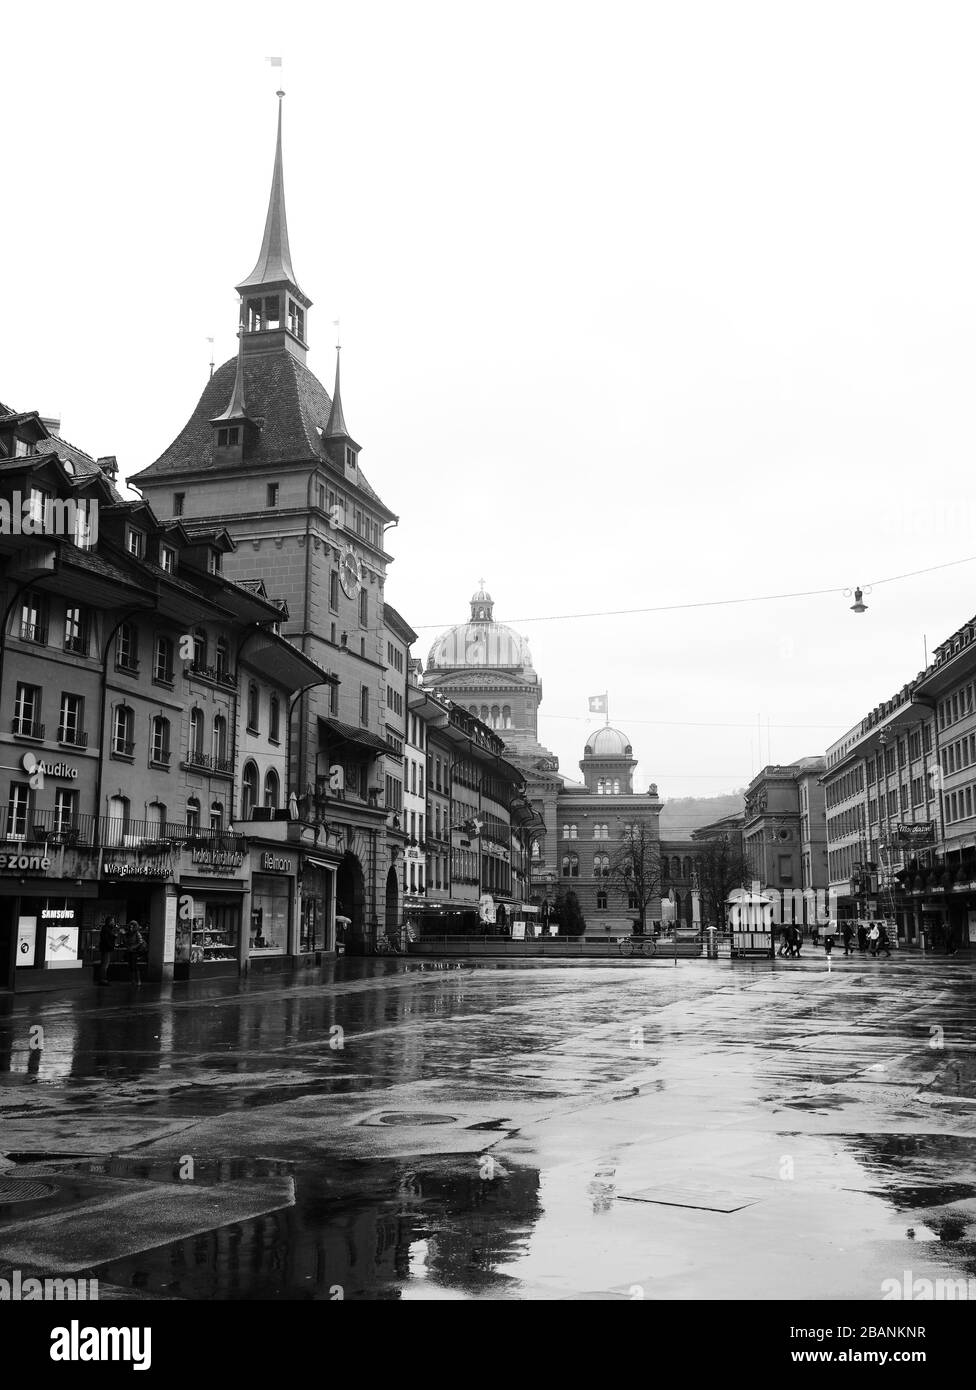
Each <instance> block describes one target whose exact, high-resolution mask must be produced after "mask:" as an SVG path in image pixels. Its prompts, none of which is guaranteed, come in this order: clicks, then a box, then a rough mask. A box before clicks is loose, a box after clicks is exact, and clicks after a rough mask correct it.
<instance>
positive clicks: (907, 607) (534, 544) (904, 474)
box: [0, 0, 976, 796]
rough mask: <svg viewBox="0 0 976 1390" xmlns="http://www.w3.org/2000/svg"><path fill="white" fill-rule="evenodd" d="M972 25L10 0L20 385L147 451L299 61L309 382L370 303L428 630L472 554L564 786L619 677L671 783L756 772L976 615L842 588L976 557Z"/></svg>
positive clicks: (866, 698) (646, 8)
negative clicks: (518, 655) (855, 603)
mask: <svg viewBox="0 0 976 1390" xmlns="http://www.w3.org/2000/svg"><path fill="white" fill-rule="evenodd" d="M974 38H976V11H974V10H973V7H972V6H971V5H965V4H960V5H955V4H940V3H932V0H928V3H925V4H921V3H916V4H899V3H893V0H885V2H884V3H877V4H876V3H858V0H845V2H844V3H839V4H834V3H829V2H827V3H825V0H816V3H802V4H798V3H788V0H778V3H770V4H759V3H747V2H745V0H738V2H737V3H728V0H726V3H718V4H712V3H695V0H674V2H673V3H666V4H659V3H653V0H645V3H641V4H624V3H614V0H604V3H603V4H602V5H600V6H598V7H597V6H594V5H592V4H587V5H585V6H584V5H582V4H574V3H565V0H563V3H559V4H555V3H549V2H548V0H546V3H542V2H541V0H521V2H520V3H517V4H508V3H498V2H497V0H496V3H494V4H492V5H490V6H488V5H474V4H470V3H465V0H453V3H450V4H432V3H427V0H414V3H411V4H409V5H407V4H402V3H401V4H395V5H394V4H386V3H368V0H367V3H355V4H352V3H342V4H335V5H323V6H317V7H314V8H313V7H312V6H310V5H308V4H295V3H287V2H285V3H282V0H279V3H277V4H276V5H275V6H268V5H266V4H264V5H252V4H247V3H244V4H242V3H234V4H224V3H212V2H211V0H208V3H206V4H195V5H192V6H189V5H183V4H180V3H175V4H173V3H171V4H169V5H167V7H166V8H165V9H158V8H157V9H155V10H146V9H145V8H144V7H140V6H134V5H131V4H129V5H125V6H121V5H120V6H112V5H108V4H104V3H98V0H92V3H89V4H87V5H84V6H79V5H76V4H72V5H66V4H54V5H47V6H44V7H32V8H28V7H26V6H21V7H17V8H16V9H12V8H9V7H8V11H7V12H6V14H5V17H4V38H3V46H4V49H5V53H6V56H7V61H6V62H5V64H4V76H3V80H2V83H0V128H2V130H3V133H4V138H3V164H4V174H5V187H6V190H7V198H6V211H5V216H4V218H3V229H2V245H3V248H4V264H5V266H6V274H5V276H4V283H5V290H6V294H5V303H4V316H3V321H4V327H5V332H4V333H3V334H2V335H0V400H3V401H5V402H6V403H8V404H11V405H13V406H14V407H16V408H18V409H39V410H40V411H41V413H42V414H57V415H60V416H61V418H62V420H63V434H64V436H65V437H66V438H67V439H69V440H71V441H72V442H73V443H76V444H78V445H79V446H81V447H82V448H84V449H87V450H88V451H89V452H90V453H92V454H96V455H98V454H106V453H113V454H116V455H117V456H118V458H119V463H120V466H121V469H122V471H123V473H124V474H129V473H133V472H135V471H136V470H138V469H140V468H142V467H144V466H145V465H146V464H148V463H149V462H151V461H152V460H153V459H154V458H155V457H156V456H157V455H158V454H159V453H160V452H161V450H162V449H163V448H164V447H165V446H166V445H167V444H168V443H169V441H170V440H171V439H172V438H173V436H174V435H175V434H176V433H177V432H178V430H179V429H180V427H181V426H182V424H183V423H184V421H185V420H186V418H187V417H188V416H189V414H190V412H191V411H192V409H193V406H194V405H195V403H196V400H197V398H198V396H199V393H200V391H201V390H202V388H203V386H204V384H205V382H206V379H207V375H208V362H209V357H210V345H209V344H208V342H207V338H208V337H210V336H212V337H214V338H215V339H216V343H215V347H216V354H217V361H218V363H219V362H221V361H223V360H225V359H226V358H227V357H229V356H231V355H232V353H233V351H234V347H235V340H234V333H235V328H236V316H237V310H236V296H235V293H234V288H233V287H234V285H235V283H236V282H237V281H238V280H239V279H240V278H241V277H242V276H244V275H246V274H247V272H248V271H249V270H250V268H251V266H252V264H253V262H254V260H255V258H256V256H257V252H258V248H259V246H260V241H261V234H262V231H263V226H264V217H265V211H266V207H267V198H268V191H269V186H270V178H271V165H272V158H273V145H274V123H275V106H276V102H275V98H274V90H275V88H276V87H277V86H278V85H279V83H280V84H281V85H282V86H283V87H284V89H285V90H286V92H287V97H286V100H285V186H286V192H287V199H288V219H289V231H290V237H291V247H292V253H293V260H294V264H295V269H296V273H297V275H298V277H299V281H300V283H301V285H302V287H303V288H304V289H305V291H306V292H307V293H308V294H309V295H310V296H311V297H312V300H313V308H312V310H311V311H310V314H309V320H308V330H309V339H310V343H311V351H310V354H309V366H310V367H311V368H312V370H313V371H314V372H315V373H316V374H317V375H318V376H320V377H321V379H322V380H323V381H324V382H325V383H326V385H327V386H331V382H332V376H333V372H334V353H333V344H334V342H335V337H334V334H335V329H334V328H333V320H335V319H337V318H339V319H341V325H342V340H343V403H344V406H345V414H346V419H347V421H348V423H349V427H350V429H351V430H352V432H353V433H354V435H355V437H356V439H357V440H358V441H359V442H360V443H361V444H362V445H363V455H362V463H363V468H364V472H365V473H366V475H367V477H368V478H369V479H370V481H371V482H372V483H373V485H374V486H375V487H376V489H377V491H378V492H379V493H380V495H381V496H382V497H383V499H384V501H386V503H387V504H388V505H389V506H390V507H391V508H392V509H393V510H394V511H396V512H397V513H398V514H399V516H400V519H401V520H400V525H399V527H398V528H397V529H396V530H395V531H393V532H391V533H390V536H389V548H390V549H391V550H392V551H393V553H394V554H395V555H396V557H397V558H396V562H395V564H394V565H393V566H391V570H390V578H389V583H388V586H387V598H388V600H389V601H390V602H392V603H394V604H395V605H396V607H397V608H398V609H399V610H400V611H401V612H402V613H403V614H404V616H405V617H406V618H407V619H408V621H409V622H411V623H412V624H413V625H414V626H415V627H416V628H417V629H418V630H419V631H420V632H421V642H420V643H419V644H418V648H417V654H420V655H423V656H424V657H426V653H427V650H428V648H429V646H430V643H431V642H432V641H433V639H434V637H435V636H436V634H437V631H438V630H440V628H441V627H443V626H446V625H449V624H450V623H452V622H456V621H460V620H462V619H463V618H465V617H466V616H467V613H468V600H469V598H470V595H471V593H472V591H473V590H474V589H475V587H476V586H477V582H478V580H479V578H480V577H482V576H484V578H485V580H486V582H487V585H488V587H489V589H490V590H491V592H492V594H493V596H494V598H495V600H496V616H497V617H499V618H501V619H502V620H507V619H512V620H515V623H514V625H515V626H516V628H517V629H518V631H520V632H522V633H524V634H525V635H526V636H528V637H529V639H530V642H531V646H532V651H533V655H534V658H535V665H536V668H537V670H538V671H539V673H540V676H541V678H542V681H543V684H544V690H545V696H544V702H543V705H542V719H541V726H540V734H541V738H542V741H543V742H544V743H546V744H547V745H548V746H549V747H551V748H552V749H553V751H555V752H556V753H557V754H558V755H559V757H560V759H561V765H562V768H563V770H564V771H566V772H568V773H570V775H575V773H576V764H577V762H578V759H579V757H580V754H581V752H582V745H583V743H584V741H585V737H586V732H587V729H588V728H592V727H593V726H594V723H595V722H602V720H601V721H594V720H593V719H589V720H588V718H587V714H586V698H587V696H589V695H592V694H597V693H601V692H603V691H604V690H606V691H609V694H610V714H611V721H612V722H613V723H619V724H620V726H621V727H623V728H624V729H625V730H626V731H627V732H628V733H629V734H630V736H631V739H632V741H633V744H634V750H635V754H636V755H637V756H638V757H639V758H640V760H641V767H640V770H639V775H640V776H641V777H642V781H641V783H640V785H641V786H643V785H646V783H647V781H649V780H652V779H653V780H655V781H657V783H658V785H659V788H660V791H661V793H662V795H665V796H669V795H671V796H677V795H690V794H696V795H697V794H708V793H712V792H719V791H726V790H729V789H731V788H733V787H737V786H741V785H743V784H744V783H746V782H747V781H748V780H749V778H750V777H751V776H752V775H754V773H755V772H756V771H757V770H758V768H759V767H760V766H762V765H763V763H765V762H766V761H767V760H768V759H769V758H770V757H771V758H772V759H773V760H774V761H784V762H785V761H790V760H792V759H794V758H797V757H800V756H803V755H805V754H814V753H822V752H823V751H824V749H825V748H826V746H827V745H828V744H829V742H830V741H831V740H832V739H833V738H835V737H838V736H839V735H840V734H842V733H843V732H844V731H845V730H847V729H848V728H849V727H850V726H851V725H853V724H854V723H855V722H857V721H858V720H859V719H860V718H861V716H862V715H863V714H865V713H866V712H867V711H868V710H869V709H871V708H873V706H874V705H875V704H877V703H878V702H879V701H880V700H883V699H887V698H889V697H890V696H891V695H892V694H893V693H894V692H895V691H896V690H897V689H898V688H899V687H900V686H901V685H902V684H903V683H904V682H905V681H906V680H907V679H909V678H910V677H912V676H914V674H915V673H916V672H917V671H918V670H919V669H920V668H921V667H922V665H923V660H924V648H923V639H924V638H925V637H926V636H927V639H928V647H929V651H930V652H931V650H932V647H933V646H934V645H935V644H936V643H937V642H939V641H941V640H942V639H943V638H944V637H946V636H947V635H948V634H949V633H950V632H952V631H953V630H954V629H955V628H957V627H958V626H960V625H961V624H962V623H963V622H965V621H966V620H968V619H969V618H970V617H971V616H972V614H973V612H974V610H976V564H972V563H970V564H963V565H959V566H957V567H954V568H949V569H944V570H942V571H941V572H937V573H934V574H928V575H924V576H921V577H917V578H913V579H908V580H904V581H902V582H898V583H892V584H884V585H878V586H876V587H875V590H874V592H873V593H872V594H870V595H867V596H866V601H867V603H868V604H869V609H868V612H867V613H866V614H864V615H863V616H860V617H858V616H855V615H854V614H852V613H851V612H850V611H849V605H850V603H851V602H852V599H851V598H850V597H844V595H843V592H842V591H843V590H844V589H845V588H851V587H853V586H854V585H855V584H864V585H866V584H868V583H870V582H872V581H877V580H879V579H886V578H888V577H890V576H894V575H900V574H902V573H904V572H906V571H911V570H918V569H922V568H925V567H927V566H931V565H938V564H944V563H945V562H947V561H951V560H957V559H961V558H963V557H967V556H969V555H970V554H976V525H974V522H976V481H974V479H976V469H974V466H973V461H974V452H976V409H974V395H973V389H972V382H973V377H974V369H976V336H974V333H973V323H974V317H976V314H974V309H976V256H974V247H976V180H974V177H973V173H974V163H976V160H974V151H973V137H974V132H976V84H974V82H973V80H972V66H973V52H974ZM271 55H275V56H277V55H281V56H282V57H283V59H284V64H283V67H282V68H281V69H280V70H278V69H277V68H274V69H273V68H271V67H270V65H269V64H267V63H266V62H265V58H266V57H267V56H271ZM267 578H268V583H269V587H270V588H271V589H272V591H273V589H274V577H273V574H269V575H268V576H267ZM817 589H829V590H832V591H833V592H831V593H829V594H826V595H823V596H819V597H809V598H802V599H787V600H777V601H774V602H763V603H755V604H751V605H742V606H732V607H702V608H698V609H690V610H686V611H681V612H672V613H657V614H654V613H648V614H645V615H636V616H626V617H596V618H585V619H576V620H565V619H560V620H551V619H550V620H548V621H531V622H530V621H529V619H536V618H545V617H546V615H552V614H578V613H592V612H598V611H606V610H616V609H631V608H644V607H655V606H662V605H669V604H693V603H708V602H711V601H713V600H716V599H723V598H736V597H740V596H748V595H766V594H777V593H782V592H793V591H798V590H799V591H806V590H817ZM757 726H761V730H762V737H761V739H760V737H759V732H758V728H757Z"/></svg>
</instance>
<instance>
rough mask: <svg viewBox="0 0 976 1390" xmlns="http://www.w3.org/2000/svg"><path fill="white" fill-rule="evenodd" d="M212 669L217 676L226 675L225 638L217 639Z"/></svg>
mask: <svg viewBox="0 0 976 1390" xmlns="http://www.w3.org/2000/svg"><path fill="white" fill-rule="evenodd" d="M214 667H215V668H216V671H217V675H218V676H226V675H227V639H226V637H218V638H217V646H216V649H215V652H214Z"/></svg>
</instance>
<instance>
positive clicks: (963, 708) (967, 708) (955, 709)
mask: <svg viewBox="0 0 976 1390" xmlns="http://www.w3.org/2000/svg"><path fill="white" fill-rule="evenodd" d="M974 695H976V688H974V682H973V681H970V682H969V684H968V685H967V686H964V687H963V689H962V690H958V691H957V692H956V693H955V694H954V695H947V696H946V698H945V699H944V700H940V701H939V728H940V729H945V728H948V726H949V725H950V724H955V723H956V721H957V720H959V719H965V718H966V716H967V715H969V714H972V713H973V709H974V703H973V701H974Z"/></svg>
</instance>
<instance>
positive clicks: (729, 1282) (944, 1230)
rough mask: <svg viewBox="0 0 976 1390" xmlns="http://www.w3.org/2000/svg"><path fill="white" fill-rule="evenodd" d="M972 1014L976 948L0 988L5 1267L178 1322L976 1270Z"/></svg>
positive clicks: (660, 1295)
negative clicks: (242, 1302)
mask: <svg viewBox="0 0 976 1390" xmlns="http://www.w3.org/2000/svg"><path fill="white" fill-rule="evenodd" d="M973 1016H974V1005H973V964H972V963H971V962H970V961H969V960H968V959H962V958H957V959H949V960H947V959H945V958H932V957H929V958H921V957H917V956H915V957H911V958H909V957H907V956H904V955H902V956H900V957H899V956H897V955H896V957H895V958H894V959H893V960H891V961H888V960H877V961H875V960H871V959H869V958H863V957H855V958H854V959H853V960H851V961H845V960H844V959H843V958H841V959H840V960H838V959H836V958H835V959H834V961H833V962H832V963H831V968H830V969H828V966H827V962H826V961H825V959H824V957H823V954H822V953H820V954H819V956H818V955H811V958H810V959H806V958H804V959H801V960H800V961H797V962H793V961H776V962H770V961H761V962H758V961H757V962H735V963H733V962H730V961H728V960H725V961H716V962H708V961H697V960H691V961H685V960H680V961H678V962H677V963H674V962H671V961H669V962H661V961H651V962H640V963H638V962H614V963H609V964H608V963H605V962H603V961H597V962H589V963H587V962H576V961H574V962H566V963H561V962H548V961H546V962H542V961H540V962H535V963H534V962H531V961H519V962H518V963H517V964H516V965H500V964H498V963H495V962H490V963H489V962H486V963H484V964H481V965H478V966H471V965H470V964H468V963H465V964H463V965H458V964H456V963H452V962H448V961H423V962H421V961H417V960H411V959H407V960H403V959H368V960H355V959H349V958H340V959H339V960H338V961H335V962H333V963H331V964H330V965H328V966H326V967H325V968H324V969H322V970H316V971H308V972H307V973H306V974H305V975H298V976H295V977H293V978H291V979H287V980H286V979H284V978H283V977H280V976H277V977H276V976H270V975H267V976H264V977H262V978H256V977H254V976H253V975H252V977H251V978H250V979H249V980H245V981H241V982H238V981H227V982H225V981H220V982H211V983H203V982H201V983H194V984H179V985H173V986H158V985H156V986H152V985H150V986H147V987H145V988H144V989H141V990H135V989H133V988H131V987H129V986H127V985H113V986H111V987H110V988H108V989H104V990H101V991H96V990H94V989H86V990H83V991H79V992H78V993H77V994H76V995H73V996H71V997H68V996H66V995H65V994H61V995H58V996H52V995H35V996H18V997H16V998H9V999H6V1000H4V1001H2V1002H0V1154H3V1155H4V1156H5V1157H4V1158H0V1199H2V1200H0V1274H3V1273H5V1272H6V1271H8V1270H11V1269H14V1268H17V1269H20V1270H22V1271H28V1270H29V1271H31V1272H32V1273H37V1274H43V1275H51V1274H58V1273H66V1274H76V1275H82V1274H84V1275H88V1276H90V1277H95V1278H97V1279H98V1280H99V1288H100V1297H101V1298H109V1297H112V1296H113V1295H114V1296H117V1297H122V1296H125V1297H132V1296H134V1295H142V1296H151V1297H164V1298H174V1297H175V1298H189V1299H195V1300H196V1299H211V1298H217V1299H247V1298H261V1299H272V1298H287V1299H303V1298H319V1299H339V1298H344V1299H381V1298H401V1299H529V1300H533V1299H636V1298H647V1299H683V1298H705V1299H737V1298H746V1299H754V1298H755V1299H791V1300H799V1301H802V1300H810V1299H846V1298H863V1299H881V1298H882V1297H883V1286H884V1283H885V1281H886V1280H894V1281H897V1282H898V1284H899V1286H901V1284H902V1281H903V1279H904V1277H905V1274H906V1271H907V1272H908V1277H909V1280H911V1279H912V1278H923V1279H924V1278H929V1279H938V1278H949V1279H969V1278H972V1277H973V1276H976V1259H974V1254H976V1246H974V1243H973V1235H974V1231H976V1069H974V1067H973V1061H972V1058H973V1044H972V1042H971V1038H972V1026H973ZM38 1030H40V1031H38ZM889 1287H890V1286H889ZM969 1287H970V1288H972V1287H973V1286H972V1285H970V1286H969Z"/></svg>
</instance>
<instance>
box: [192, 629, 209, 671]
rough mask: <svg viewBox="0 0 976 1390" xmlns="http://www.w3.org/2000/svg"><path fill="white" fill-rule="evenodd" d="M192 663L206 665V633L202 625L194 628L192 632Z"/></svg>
mask: <svg viewBox="0 0 976 1390" xmlns="http://www.w3.org/2000/svg"><path fill="white" fill-rule="evenodd" d="M193 664H194V666H206V664H207V634H206V633H205V632H204V630H203V628H202V627H198V628H195V629H194V632H193Z"/></svg>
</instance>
